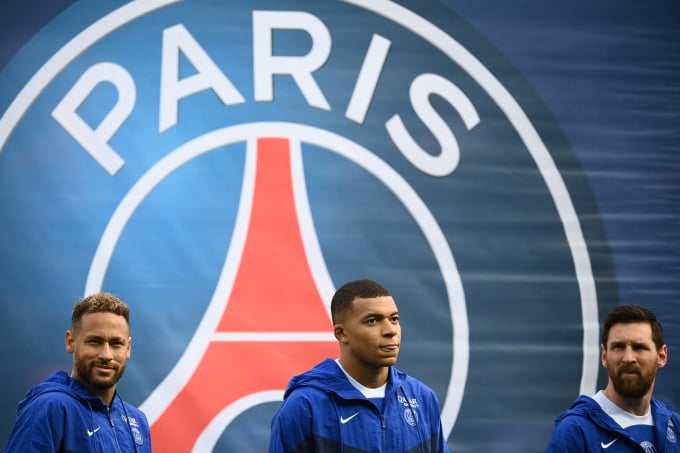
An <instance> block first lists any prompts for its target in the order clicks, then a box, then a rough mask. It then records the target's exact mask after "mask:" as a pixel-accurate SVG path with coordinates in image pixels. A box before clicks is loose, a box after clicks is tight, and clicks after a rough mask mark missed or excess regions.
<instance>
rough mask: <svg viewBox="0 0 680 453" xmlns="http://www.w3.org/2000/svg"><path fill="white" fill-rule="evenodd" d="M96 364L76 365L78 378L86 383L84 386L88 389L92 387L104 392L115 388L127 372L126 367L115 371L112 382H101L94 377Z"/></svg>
mask: <svg viewBox="0 0 680 453" xmlns="http://www.w3.org/2000/svg"><path fill="white" fill-rule="evenodd" d="M94 366H95V365H94V364H87V363H82V362H81V363H77V364H76V365H75V368H76V371H77V372H78V376H80V378H81V379H82V380H84V381H85V382H84V383H83V384H85V385H86V387H90V388H93V389H97V390H100V391H102V392H104V391H106V390H108V389H110V388H111V387H115V385H116V384H117V383H118V381H119V380H120V378H121V377H123V373H124V372H125V365H123V366H121V367H119V368H117V369H115V370H114V374H113V375H112V376H111V379H110V380H107V381H104V382H102V381H100V380H97V379H95V378H94V377H93V375H94V373H93V371H92V370H93V369H94Z"/></svg>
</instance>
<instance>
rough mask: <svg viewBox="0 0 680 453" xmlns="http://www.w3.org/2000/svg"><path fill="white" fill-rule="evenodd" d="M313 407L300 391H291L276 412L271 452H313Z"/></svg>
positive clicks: (270, 443) (271, 436) (272, 427)
mask: <svg viewBox="0 0 680 453" xmlns="http://www.w3.org/2000/svg"><path fill="white" fill-rule="evenodd" d="M312 414H313V407H312V404H311V401H310V400H309V399H308V398H307V397H305V396H303V395H301V392H300V391H297V392H293V393H291V394H290V395H289V396H288V398H286V399H285V400H284V401H283V403H282V404H281V406H280V407H279V409H278V410H277V411H276V413H275V414H274V418H273V419H272V423H271V434H270V437H269V453H289V452H292V451H293V450H294V451H295V453H313V452H314V448H313V443H310V440H311V439H312V437H313V434H312Z"/></svg>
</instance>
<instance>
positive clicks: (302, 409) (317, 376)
mask: <svg viewBox="0 0 680 453" xmlns="http://www.w3.org/2000/svg"><path fill="white" fill-rule="evenodd" d="M312 452H313V453H325V452H352V453H362V452H376V453H377V452H383V453H386V452H388V453H402V452H410V453H448V448H447V446H446V439H445V437H444V434H443V432H442V425H441V418H440V414H439V402H438V401H437V397H436V395H435V394H434V392H433V391H432V390H431V389H430V388H429V387H427V386H425V384H423V383H422V382H420V381H418V380H416V379H414V378H412V377H410V376H407V375H406V374H405V373H402V372H401V371H399V370H397V369H395V368H394V367H391V368H390V377H389V380H388V383H387V387H386V389H385V400H384V404H383V408H382V410H380V409H379V408H378V407H377V406H376V405H375V404H374V403H373V402H371V401H370V400H368V399H366V398H365V397H364V396H363V395H362V394H361V392H359V391H358V390H357V389H356V388H354V386H352V384H351V383H350V382H349V381H348V380H347V377H346V376H345V374H344V373H343V372H342V370H341V369H340V367H339V366H338V364H337V363H335V361H334V360H331V359H326V360H325V361H324V362H321V363H320V364H318V365H316V366H315V367H314V368H312V369H311V370H309V371H307V372H305V373H303V374H301V375H299V376H295V377H294V378H292V379H291V381H290V383H289V384H288V388H287V389H286V392H285V394H284V400H283V403H282V404H281V407H280V408H279V409H278V411H277V412H276V414H275V415H274V418H273V420H272V430H271V438H270V443H269V453H312Z"/></svg>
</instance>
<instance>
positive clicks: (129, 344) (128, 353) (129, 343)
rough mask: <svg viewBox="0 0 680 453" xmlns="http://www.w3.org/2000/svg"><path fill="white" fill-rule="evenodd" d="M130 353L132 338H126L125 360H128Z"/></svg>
mask: <svg viewBox="0 0 680 453" xmlns="http://www.w3.org/2000/svg"><path fill="white" fill-rule="evenodd" d="M131 352H132V337H129V338H128V344H127V357H126V358H127V359H129V358H130V353H131Z"/></svg>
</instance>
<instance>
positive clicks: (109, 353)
mask: <svg viewBox="0 0 680 453" xmlns="http://www.w3.org/2000/svg"><path fill="white" fill-rule="evenodd" d="M129 322H130V311H129V308H128V306H127V305H126V304H125V303H124V302H123V301H121V300H120V299H118V298H117V297H116V296H114V295H112V294H109V293H99V294H93V295H91V296H88V297H86V298H84V299H82V300H81V301H79V302H78V303H76V305H75V307H74V308H73V312H72V315H71V330H69V331H67V332H66V351H67V352H69V353H71V354H73V369H72V371H71V375H70V376H69V375H68V374H66V373H65V372H64V371H58V372H56V373H54V374H52V375H51V376H49V377H48V378H47V379H45V380H44V381H43V382H42V383H40V384H38V385H36V386H35V387H33V388H32V389H31V390H29V392H28V393H27V395H26V398H24V399H23V400H22V401H20V402H19V407H18V409H17V420H16V423H15V424H14V428H13V430H12V434H11V435H10V438H9V442H8V443H7V447H6V449H5V453H19V452H21V453H26V452H35V453H51V452H63V453H68V452H80V453H84V452H121V453H127V452H138V453H146V452H151V437H150V432H149V423H148V422H147V420H146V416H145V415H144V413H142V412H141V411H140V410H139V409H137V408H135V407H134V406H132V405H130V404H128V403H126V402H125V401H123V399H122V398H121V397H120V395H119V394H118V392H117V391H116V384H117V383H118V380H119V379H120V378H121V377H122V376H123V372H124V371H125V364H126V362H127V360H128V359H129V358H130V351H131V343H132V338H131V337H130V324H129Z"/></svg>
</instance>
